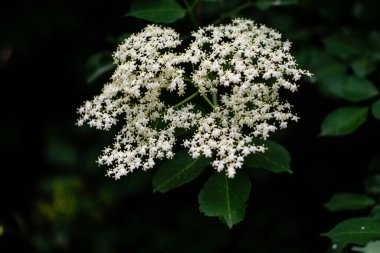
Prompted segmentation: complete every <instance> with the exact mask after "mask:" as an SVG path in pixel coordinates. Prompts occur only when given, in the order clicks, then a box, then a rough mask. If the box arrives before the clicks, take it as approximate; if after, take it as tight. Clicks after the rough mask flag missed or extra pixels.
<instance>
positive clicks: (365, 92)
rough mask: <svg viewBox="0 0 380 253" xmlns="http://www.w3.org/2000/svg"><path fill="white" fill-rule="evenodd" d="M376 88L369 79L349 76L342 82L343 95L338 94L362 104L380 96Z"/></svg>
mask: <svg viewBox="0 0 380 253" xmlns="http://www.w3.org/2000/svg"><path fill="white" fill-rule="evenodd" d="M378 94H379V91H378V90H377V88H376V86H375V85H374V84H373V83H371V82H370V81H368V80H367V79H365V78H363V77H359V76H348V77H347V78H346V79H345V81H344V82H342V89H341V94H336V95H337V96H339V97H342V98H344V99H346V100H348V101H351V102H360V101H363V100H366V99H370V98H373V97H374V96H376V95H378Z"/></svg>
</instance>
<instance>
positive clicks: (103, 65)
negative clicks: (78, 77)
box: [86, 52, 115, 83]
mask: <svg viewBox="0 0 380 253" xmlns="http://www.w3.org/2000/svg"><path fill="white" fill-rule="evenodd" d="M111 55H112V54H111V52H101V53H97V54H94V55H92V56H91V57H90V58H89V59H88V60H87V63H86V81H87V83H93V82H94V81H95V80H97V79H98V78H99V77H101V76H102V75H103V74H105V73H107V72H108V71H110V70H112V69H114V68H115V66H114V65H113V59H112V56H111Z"/></svg>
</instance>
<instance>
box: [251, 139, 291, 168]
mask: <svg viewBox="0 0 380 253" xmlns="http://www.w3.org/2000/svg"><path fill="white" fill-rule="evenodd" d="M259 144H263V145H264V146H265V147H266V148H267V150H266V151H265V153H259V152H257V153H255V154H252V155H249V156H247V158H246V159H245V164H246V166H247V167H251V168H258V169H266V170H270V171H272V172H274V173H280V172H290V173H291V169H290V155H289V152H288V151H287V150H286V149H285V148H284V147H283V146H281V145H280V144H278V143H276V142H274V141H264V142H262V143H259Z"/></svg>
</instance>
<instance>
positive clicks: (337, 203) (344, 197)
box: [325, 193, 376, 212]
mask: <svg viewBox="0 0 380 253" xmlns="http://www.w3.org/2000/svg"><path fill="white" fill-rule="evenodd" d="M375 203H376V202H375V200H374V199H373V198H370V197H368V196H367V195H364V194H357V193H338V194H335V195H334V196H332V197H331V199H330V200H329V201H328V202H327V203H326V204H325V207H326V209H328V210H329V211H331V212H338V211H357V210H362V209H366V208H368V207H371V206H373V205H374V204H375Z"/></svg>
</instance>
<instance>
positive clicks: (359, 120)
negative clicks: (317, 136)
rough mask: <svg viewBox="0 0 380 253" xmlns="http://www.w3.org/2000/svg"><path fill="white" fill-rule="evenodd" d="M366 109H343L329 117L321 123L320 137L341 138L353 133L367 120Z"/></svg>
mask: <svg viewBox="0 0 380 253" xmlns="http://www.w3.org/2000/svg"><path fill="white" fill-rule="evenodd" d="M367 114H368V108H366V107H343V108H339V109H337V110H335V111H333V112H331V113H330V114H329V115H327V116H326V118H325V119H324V120H323V122H322V126H321V135H322V136H341V135H347V134H350V133H353V132H354V131H355V130H356V129H358V128H359V127H360V126H361V125H362V124H363V123H364V122H365V121H366V119H367Z"/></svg>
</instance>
